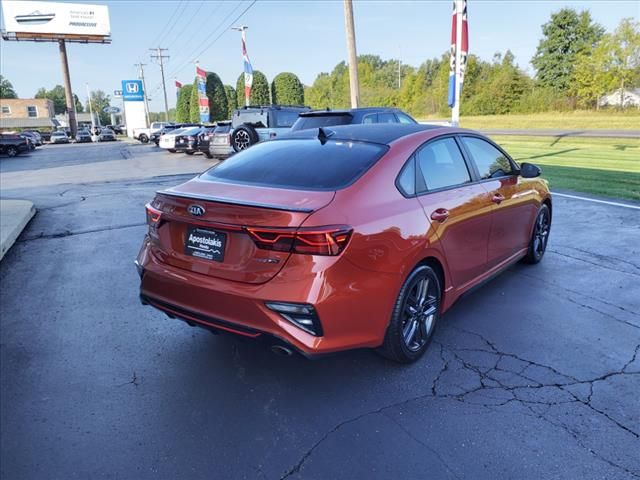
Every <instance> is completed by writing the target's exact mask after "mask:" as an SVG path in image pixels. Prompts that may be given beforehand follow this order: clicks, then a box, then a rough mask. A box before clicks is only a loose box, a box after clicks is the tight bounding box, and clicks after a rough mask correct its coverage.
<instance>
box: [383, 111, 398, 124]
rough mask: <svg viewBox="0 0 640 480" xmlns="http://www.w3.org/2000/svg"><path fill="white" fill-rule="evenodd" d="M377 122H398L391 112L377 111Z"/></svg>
mask: <svg viewBox="0 0 640 480" xmlns="http://www.w3.org/2000/svg"><path fill="white" fill-rule="evenodd" d="M378 123H398V121H397V120H396V116H395V115H394V114H393V113H379V114H378Z"/></svg>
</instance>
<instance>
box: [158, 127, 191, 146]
mask: <svg viewBox="0 0 640 480" xmlns="http://www.w3.org/2000/svg"><path fill="white" fill-rule="evenodd" d="M194 128H200V125H189V126H187V127H182V128H178V129H175V130H171V131H169V132H167V133H163V134H162V135H161V136H160V139H159V145H158V146H159V147H160V148H164V149H165V150H169V151H170V152H171V153H176V151H177V150H176V137H177V136H178V135H182V134H183V133H185V132H187V131H188V130H191V129H194Z"/></svg>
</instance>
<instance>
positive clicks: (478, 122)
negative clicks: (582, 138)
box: [460, 108, 640, 130]
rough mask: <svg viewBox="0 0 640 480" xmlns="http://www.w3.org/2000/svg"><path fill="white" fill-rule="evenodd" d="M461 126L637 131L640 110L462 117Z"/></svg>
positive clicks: (639, 126)
mask: <svg viewBox="0 0 640 480" xmlns="http://www.w3.org/2000/svg"><path fill="white" fill-rule="evenodd" d="M460 126H461V127H464V128H473V129H499V128H504V129H509V128H513V129H521V128H542V129H544V128H557V129H562V130H567V129H582V130H597V129H607V130H616V129H624V130H640V110H639V109H637V108H636V109H628V110H627V111H626V112H616V111H601V112H597V111H587V110H577V111H575V112H544V113H529V114H521V115H516V114H514V115H482V116H469V117H468V116H462V117H460Z"/></svg>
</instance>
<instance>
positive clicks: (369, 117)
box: [362, 113, 378, 123]
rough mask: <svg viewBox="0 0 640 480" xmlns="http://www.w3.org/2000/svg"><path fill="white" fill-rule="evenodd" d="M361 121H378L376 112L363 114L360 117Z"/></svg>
mask: <svg viewBox="0 0 640 480" xmlns="http://www.w3.org/2000/svg"><path fill="white" fill-rule="evenodd" d="M362 123H378V114H377V113H372V114H370V115H365V116H364V117H363V118H362Z"/></svg>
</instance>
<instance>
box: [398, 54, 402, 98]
mask: <svg viewBox="0 0 640 480" xmlns="http://www.w3.org/2000/svg"><path fill="white" fill-rule="evenodd" d="M400 67H402V60H400V58H398V90H400V87H401V82H402V77H401V75H402V74H401V70H400Z"/></svg>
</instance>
